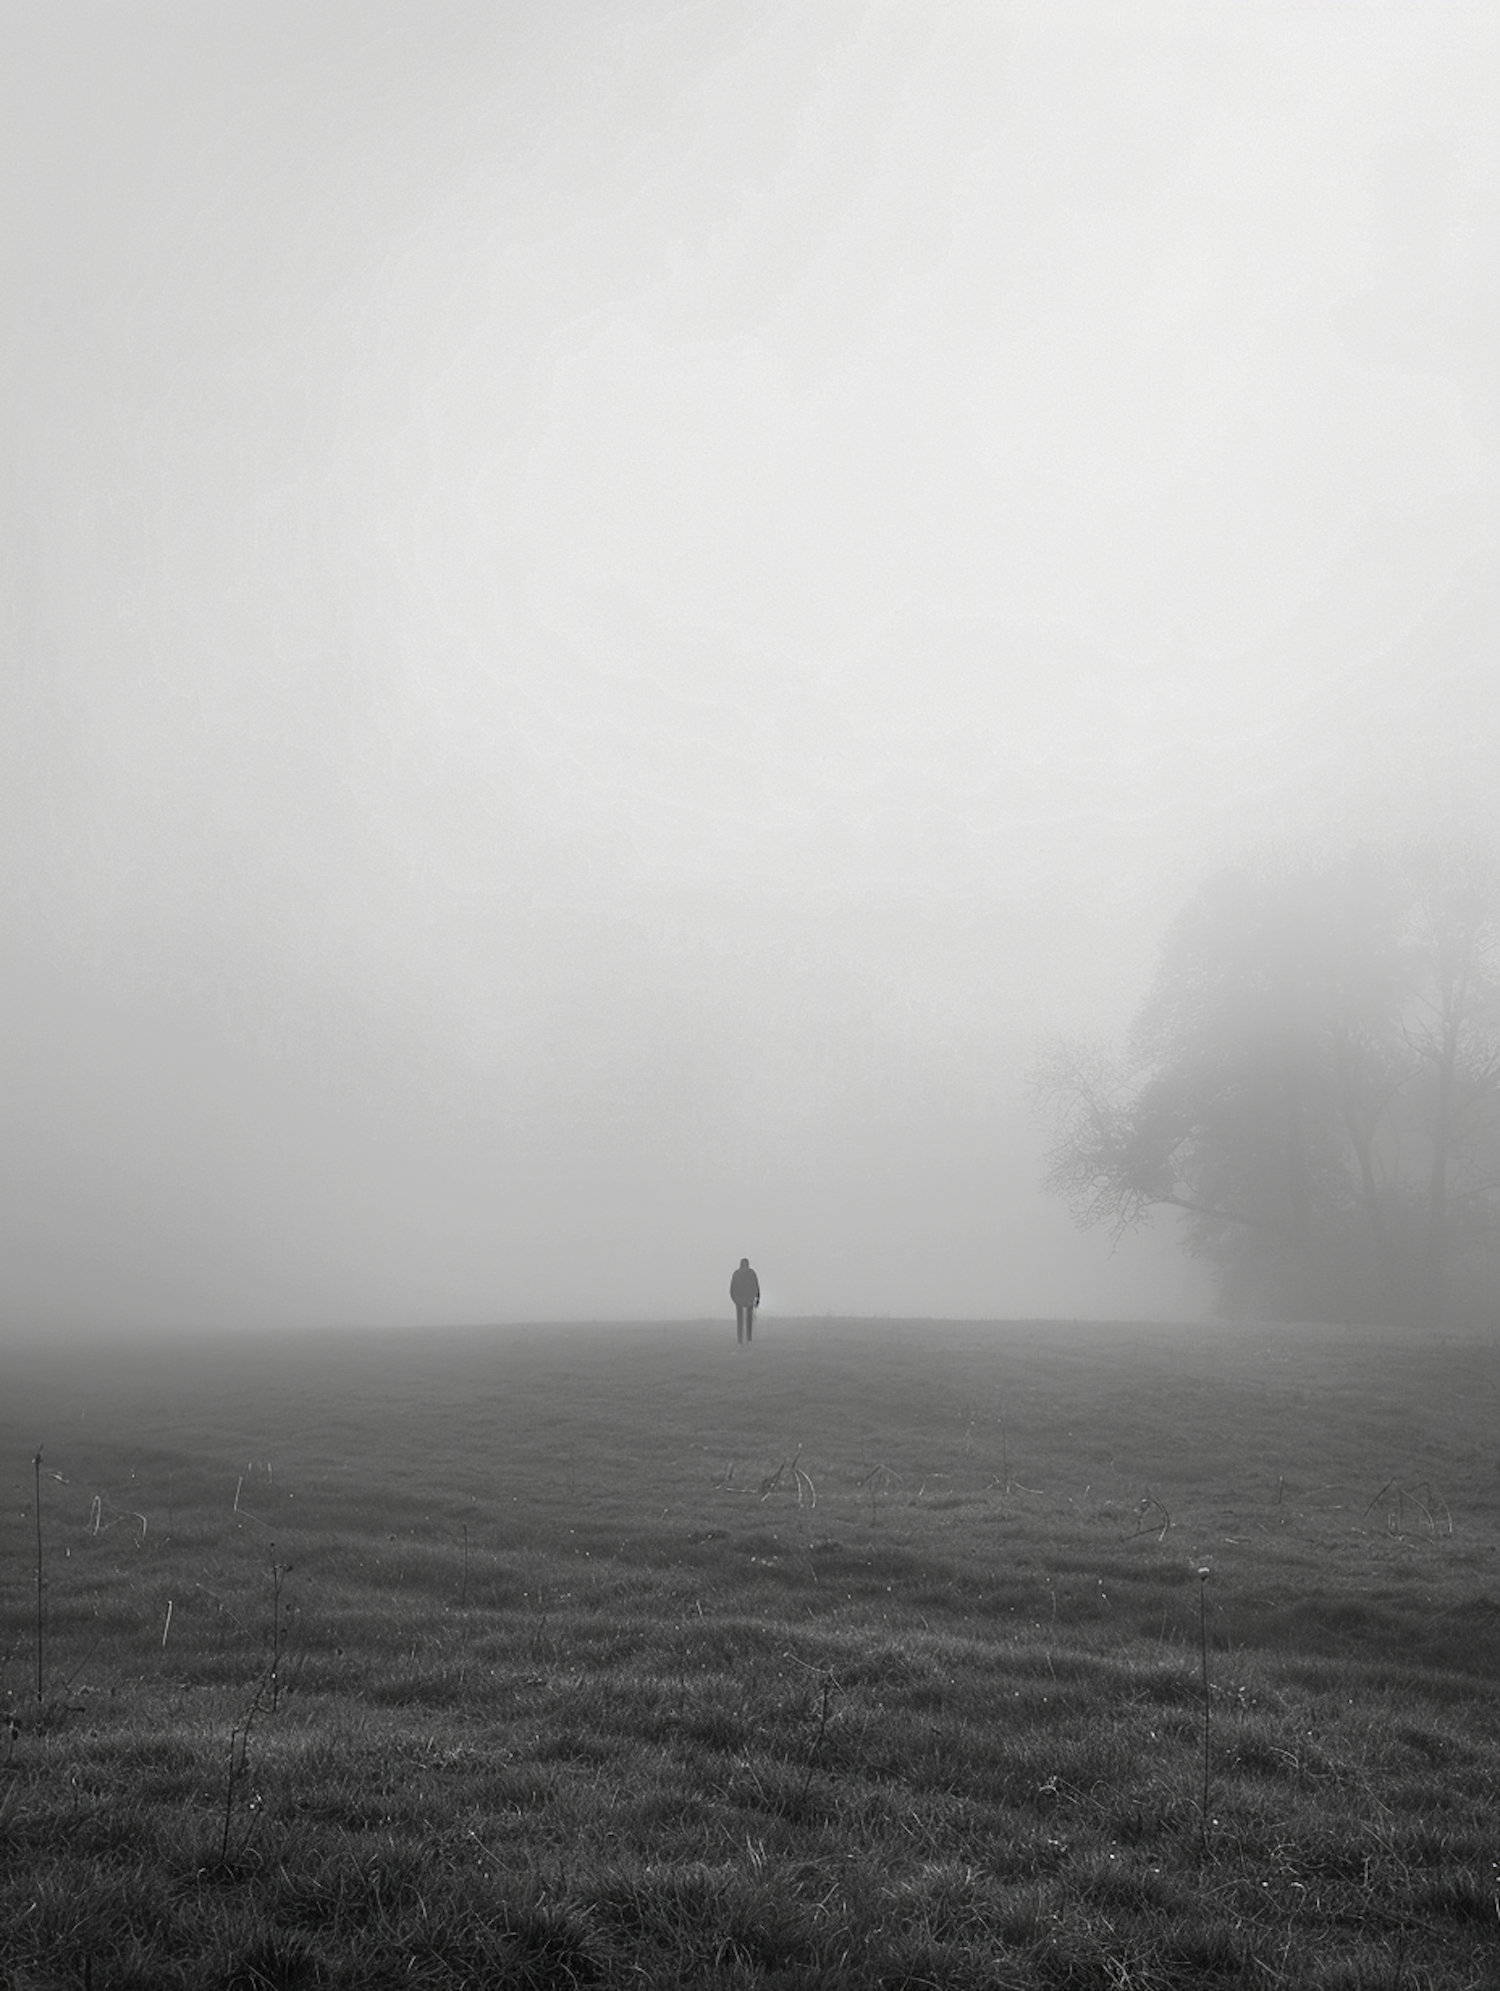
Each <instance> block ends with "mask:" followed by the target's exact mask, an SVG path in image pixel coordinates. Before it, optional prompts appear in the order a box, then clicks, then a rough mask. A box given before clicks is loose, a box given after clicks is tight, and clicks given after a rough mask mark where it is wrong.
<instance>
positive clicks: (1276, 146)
mask: <svg viewBox="0 0 1500 1991" xmlns="http://www.w3.org/2000/svg"><path fill="white" fill-rule="evenodd" d="M0 43H3V58H4V59H3V60H0V148H3V151H4V172H3V177H0V184H3V186H4V188H5V193H4V195H3V201H4V208H3V213H4V221H3V228H4V249H5V258H6V269H7V273H8V283H7V301H6V308H5V312H4V315H3V319H0V358H3V362H4V368H5V379H6V384H7V392H6V397H5V404H4V407H5V414H4V425H5V426H4V447H3V450H0V657H3V661H0V755H3V761H4V765H3V781H0V824H3V832H4V848H5V851H6V860H7V861H6V864H5V867H4V876H3V881H0V882H3V890H4V905H3V933H0V955H3V961H0V967H3V974H4V983H5V987H6V989H7V1016H8V1028H7V1030H6V1031H5V1033H4V1038H3V1044H0V1060H3V1065H4V1070H3V1081H0V1082H3V1089H4V1096H5V1101H6V1110H5V1115H4V1124H5V1132H4V1137H3V1144H0V1169H3V1177H4V1180H3V1194H0V1212H3V1214H0V1226H3V1232H4V1235H3V1240H0V1244H3V1249H4V1253H5V1258H6V1263H7V1268H8V1276H7V1281H6V1292H5V1299H4V1303H3V1304H4V1320H5V1324H6V1325H7V1327H8V1328H9V1329H10V1330H12V1331H13V1332H16V1333H26V1332H30V1331H35V1330H38V1329H47V1328H51V1327H69V1328H89V1329H105V1330H107V1329H109V1328H111V1327H113V1326H122V1327H132V1328H142V1327H154V1326H161V1327H174V1326H176V1327H180V1326H188V1327H196V1326H202V1327H212V1326H226V1327H227V1326H248V1325H262V1324H263V1325H278V1324H297V1323H315V1322H328V1323H368V1324H372V1325H388V1324H396V1323H401V1322H423V1321H444V1322H483V1321H490V1320H504V1319H510V1320H516V1319H523V1318H531V1319H548V1318H551V1319H560V1318H567V1317H590V1318H607V1317H612V1316H651V1315H657V1314H660V1315H678V1316H693V1317H701V1316H703V1315H705V1314H709V1313H714V1312H726V1313H727V1311H728V1299H727V1285H728V1278H729V1272H730V1269H731V1268H732V1267H733V1265H734V1264H735V1263H736V1262H737V1261H738V1259H739V1257H740V1256H741V1255H742V1254H748V1255H749V1256H750V1257H751V1258H752V1260H753V1262H754V1263H755V1265H756V1267H757V1269H758V1271H759V1273H760V1278H761V1282H762V1286H763V1289H764V1294H765V1305H766V1309H767V1311H768V1313H769V1312H774V1311H776V1310H781V1311H784V1312H787V1313H821V1312H824V1311H836V1312H841V1313H874V1312H889V1313H891V1314H907V1315H909V1314H927V1315H937V1314H968V1315H981V1316H993V1315H1007V1314H1008V1315H1026V1316H1048V1315H1068V1316H1071V1315H1077V1314H1103V1315H1122V1314H1123V1315H1144V1314H1156V1315H1162V1316H1168V1315H1186V1314H1191V1313H1193V1312H1196V1311H1200V1310H1202V1309H1203V1308H1204V1306H1205V1305H1206V1304H1207V1292H1208V1288H1207V1286H1206V1284H1205V1282H1204V1281H1203V1279H1202V1278H1201V1276H1200V1275H1199V1274H1198V1273H1197V1272H1196V1271H1195V1270H1194V1268H1192V1267H1191V1266H1187V1265H1185V1264H1184V1262H1183V1261H1182V1259H1181V1257H1180V1255H1179V1253H1178V1251H1177V1249H1176V1244H1175V1234H1174V1233H1173V1231H1172V1230H1171V1228H1170V1227H1169V1226H1164V1225H1160V1224H1158V1226H1157V1227H1156V1228H1155V1229H1153V1230H1151V1231H1149V1232H1146V1233H1144V1234H1142V1235H1140V1236H1134V1237H1130V1238H1127V1239H1126V1240H1124V1241H1123V1242H1122V1243H1121V1244H1120V1245H1119V1246H1118V1248H1117V1249H1115V1250H1114V1251H1111V1249H1110V1247H1109V1244H1108V1241H1107V1239H1104V1238H1101V1237H1100V1236H1098V1235H1096V1234H1092V1233H1082V1232H1079V1231H1077V1230H1075V1228H1074V1227H1073V1225H1072V1223H1071V1222H1070V1220H1069V1216H1068V1213H1067V1210H1066V1209H1065V1208H1064V1207H1063V1206H1062V1204H1061V1203H1060V1202H1058V1201H1057V1200H1056V1199H1048V1198H1046V1197H1044V1195H1043V1194H1042V1191H1041V1188H1040V1183H1041V1178H1042V1175H1043V1172H1044V1167H1043V1160H1042V1150H1043V1145H1044V1141H1043V1135H1042V1132H1041V1130H1040V1129H1039V1128H1038V1126H1037V1125H1036V1123H1035V1120H1034V1118H1033V1116H1032V1115H1031V1114H1030V1112H1029V1111H1028V1107H1027V1104H1026V1100H1025V1096H1024V1084H1023V1076H1024V1073H1025V1071H1026V1069H1027V1066H1028V1063H1029V1061H1030V1060H1031V1058H1032V1057H1033V1055H1034V1051H1035V1047H1036V1044H1037V1043H1038V1041H1039V1040H1040V1039H1042V1038H1045V1037H1046V1036H1048V1035H1049V1034H1050V1033H1054V1032H1056V1031H1058V1030H1076V1031H1080V1032H1114V1031H1117V1030H1119V1029H1120V1028H1121V1027H1122V1026H1123V1024H1124V1022H1125V1021H1126V1020H1127V1019H1128V1017H1129V1015H1130V1013H1131V1011H1132V1010H1133V1009H1134V1008H1135V1006H1136V1004H1137V1003H1138V1001H1139V1000H1140V997H1141V995H1142V992H1143V991H1144V989H1145V988H1146V986H1147V985H1148V983H1149V982H1150V979H1151V975H1152V973H1153V967H1154V963H1155V961H1156V954H1157V947H1158V943H1159V941H1160V938H1161V935H1162V933H1163V932H1164V931H1165V929H1166V928H1167V926H1168V925H1169V923H1170V921H1171V920H1172V918H1173V917H1174V915H1175V914H1176V912H1177V911H1178V909H1179V908H1180V906H1181V905H1182V904H1183V903H1184V902H1185V901H1186V900H1187V899H1188V898H1189V897H1190V895H1191V894H1192V893H1193V892H1194V891H1195V890H1196V889H1197V887H1198V885H1199V883H1200V881H1201V879H1202V877H1203V875H1204V873H1205V870H1206V869H1208V868H1209V867H1211V866H1212V865H1213V864H1214V863H1216V862H1218V861H1220V860H1222V859H1224V858H1226V857H1229V856H1233V855H1235V854H1236V853H1240V852H1243V851H1245V850H1247V849H1253V848H1261V847H1264V846H1265V845H1267V844H1273V845H1277V846H1283V847H1290V846H1299V847H1300V846H1307V845H1317V846H1329V847H1338V846H1342V845H1345V844H1348V843H1350V842H1352V841H1355V840H1358V839H1360V838H1363V837H1371V836H1379V837H1386V838H1389V837H1401V836H1407V835H1413V834H1420V833H1428V832H1446V831H1448V830H1452V829H1459V828H1463V829H1468V828H1471V827H1472V826H1473V825H1474V824H1476V823H1478V824H1479V825H1480V826H1481V827H1483V826H1484V825H1485V824H1486V823H1488V824H1489V825H1490V826H1491V827H1492V824H1493V818H1492V815H1491V814H1490V811H1491V809H1492V805H1491V802H1490V793H1491V790H1492V787H1493V781H1494V768H1495V765H1496V755H1497V749H1500V673H1497V671H1496V668H1495V659H1496V655H1497V640H1496V639H1497V635H1500V612H1497V610H1500V598H1497V563H1496V541H1497V532H1496V525H1497V504H1496V497H1497V493H1496V474H1495V469H1496V466H1495V441H1496V435H1495V366H1496V362H1495V358H1494V355H1495V353H1496V352H1497V350H1500V326H1497V324H1496V311H1495V299H1496V267H1495V264H1496V252H1495V244H1496V241H1497V239H1500V231H1497V220H1500V216H1497V212H1496V209H1497V192H1496V189H1497V184H1500V176H1497V158H1496V151H1497V142H1496V137H1495V130H1494V120H1493V104H1494V101H1495V92H1496V84H1497V81H1500V76H1497V68H1500V64H1497V48H1500V35H1497V30H1496V24H1495V20H1494V18H1493V16H1492V14H1491V12H1490V11H1489V10H1488V9H1486V8H1482V7H1477V6H1476V7H1465V6H1461V5H1455V6H1449V7H1445V8H1443V9H1441V10H1430V9H1423V10H1417V9H1409V8H1399V7H1383V6H1372V7H1368V8H1361V9H1359V10H1326V9H1308V10H1288V9H1285V8H1281V7H1271V6H1258V5H1249V6H1242V7H1238V8H1235V9H1233V10H1217V9H1206V10H1198V9H1186V8H1180V7H1175V6H1167V5H1150V4H1135V0H1130V3H1129V4H1125V5H1110V6H1100V7H1098V8H1090V7H1073V6H1070V7H1068V8H1066V9H1058V8H1054V7H1051V6H1047V5H1042V4H1033V5H1016V6H1012V7H1009V8H1002V7H995V6H990V5H982V6H979V5H976V6H962V5H952V6H948V5H944V6H939V7H927V6H916V5H911V6H906V5H892V6H886V5H866V4H850V5H847V6H839V7H832V8H817V9H807V8H804V7H801V6H797V5H792V4H769V5H763V6H757V7H755V8H752V9H741V8H735V7H723V8H712V7H710V8H703V7H697V6H692V7H689V6H684V5H675V4H645V3H644V0H642V3H641V4H636V3H635V0H629V4H626V5H623V6H612V7H609V8H589V7H579V8H557V7H553V6H546V5H540V4H538V5H535V6H524V5H522V6H507V7H505V8H503V9H496V8H492V7H488V6H478V5H475V6H463V5H456V6H446V7H443V8H441V9H418V8H411V7H406V6H382V5H361V6H358V7H354V6H339V5H328V6H319V7H316V8H306V7H300V6H278V5H265V6H258V7H255V8H248V9H227V10H226V9H220V8H203V7H200V6H189V5H176V4H169V5H150V6H143V7H139V8H133V9H129V10H120V9H117V8H111V7H106V6H104V5H94V4H68V0H63V4H58V5H55V6H48V7H45V8H42V7H33V8H19V7H11V8H6V9H5V10H3V12H0Z"/></svg>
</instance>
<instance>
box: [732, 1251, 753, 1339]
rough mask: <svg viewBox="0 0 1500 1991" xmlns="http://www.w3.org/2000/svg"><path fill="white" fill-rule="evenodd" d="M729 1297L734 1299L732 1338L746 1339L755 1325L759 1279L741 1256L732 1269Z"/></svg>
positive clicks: (746, 1260)
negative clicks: (732, 1275)
mask: <svg viewBox="0 0 1500 1991" xmlns="http://www.w3.org/2000/svg"><path fill="white" fill-rule="evenodd" d="M729 1297H730V1299H732V1300H733V1301H734V1338H735V1340H736V1341H739V1342H744V1341H748V1340H749V1339H750V1331H751V1329H752V1328H753V1327H754V1325H755V1309H756V1308H757V1307H758V1306H759V1305H760V1281H759V1279H757V1278H756V1276H755V1271H754V1268H753V1267H752V1265H751V1263H750V1261H749V1259H748V1258H742V1259H741V1260H740V1262H739V1264H738V1265H737V1266H736V1267H735V1269H734V1277H733V1278H732V1279H731V1280H730V1282H729Z"/></svg>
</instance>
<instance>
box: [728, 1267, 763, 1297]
mask: <svg viewBox="0 0 1500 1991" xmlns="http://www.w3.org/2000/svg"><path fill="white" fill-rule="evenodd" d="M729 1297H730V1299H732V1300H733V1301H734V1303H735V1305H736V1306H737V1307H753V1306H758V1305H759V1304H760V1281H759V1279H757V1278H756V1276H755V1270H754V1267H753V1266H749V1265H737V1266H736V1267H735V1268H734V1277H733V1278H732V1279H731V1280H730V1282H729Z"/></svg>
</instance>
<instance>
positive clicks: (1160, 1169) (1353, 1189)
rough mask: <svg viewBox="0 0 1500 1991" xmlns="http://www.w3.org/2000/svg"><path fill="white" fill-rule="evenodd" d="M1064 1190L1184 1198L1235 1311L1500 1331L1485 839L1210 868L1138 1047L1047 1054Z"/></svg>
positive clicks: (1102, 1219) (1043, 1088)
mask: <svg viewBox="0 0 1500 1991" xmlns="http://www.w3.org/2000/svg"><path fill="white" fill-rule="evenodd" d="M1031 1089H1032V1095H1033V1098H1034V1100H1035V1101H1036V1102H1037V1103H1038V1105H1039V1106H1040V1107H1042V1108H1043V1109H1044V1110H1045V1111H1046V1112H1047V1113H1048V1114H1049V1115H1050V1117H1051V1120H1052V1126H1053V1137H1052V1142H1051V1146H1050V1149H1049V1152H1048V1157H1047V1159H1048V1173H1047V1178H1046V1183H1047V1187H1048V1188H1049V1189H1050V1190H1052V1191H1053V1192H1054V1193H1056V1194H1058V1195H1060V1196H1063V1197H1065V1198H1066V1199H1067V1201H1068V1202H1069V1204H1070V1205H1071V1207H1072V1210H1073V1214H1074V1216H1075V1218H1076V1219H1077V1221H1078V1222H1079V1223H1080V1224H1083V1225H1093V1224H1106V1225H1108V1226H1110V1228H1111V1229H1112V1230H1113V1231H1114V1232H1115V1234H1116V1235H1119V1234H1121V1233H1123V1232H1125V1231H1127V1230H1130V1229H1133V1228H1135V1227H1136V1226H1138V1225H1141V1224H1143V1223H1145V1222H1147V1221H1148V1220H1149V1219H1150V1217H1151V1216H1152V1214H1153V1213H1154V1212H1155V1211H1157V1210H1158V1209H1175V1210H1178V1211H1180V1212H1182V1213H1183V1219H1184V1238H1185V1244H1186V1248H1187V1250H1188V1251H1189V1252H1190V1253H1191V1254H1192V1255H1193V1256H1194V1257H1195V1258H1199V1259H1201V1260H1203V1261H1204V1262H1205V1263H1206V1264H1207V1265H1208V1266H1209V1267H1210V1268H1211V1269H1212V1272H1213V1274H1214V1277H1215V1280H1216V1282H1217V1286H1218V1291H1219V1299H1220V1304H1221V1306H1222V1308H1223V1310H1224V1311H1225V1312H1226V1313H1228V1314H1230V1315H1236V1316H1241V1315H1247V1314H1255V1315H1260V1316H1262V1317H1265V1318H1271V1319H1323V1320H1367V1321H1395V1320H1425V1321H1429V1322H1431V1323H1433V1324H1439V1323H1451V1324H1469V1325H1480V1324H1491V1325H1494V1324H1500V865H1497V862H1496V858H1495V854H1494V852H1493V851H1492V850H1491V849H1489V848H1488V847H1486V846H1482V845H1479V844H1477V843H1471V844H1467V845H1463V846H1452V845H1448V846H1436V845H1427V846H1423V847H1420V848H1409V849H1405V850H1401V851H1395V850H1389V849H1383V848H1371V847H1368V846H1365V847H1361V848H1359V849H1356V850H1353V851H1349V852H1346V853H1343V854H1341V855H1338V856H1335V857H1316V858H1314V857H1303V858H1301V859H1297V860H1287V859H1271V858H1266V859H1263V860H1261V861H1259V862H1257V863H1254V864H1249V865H1246V866H1244V867H1241V868H1235V869H1231V870H1225V871H1222V872H1220V873H1218V874H1217V875H1215V876H1213V877H1211V878H1209V879H1208V880H1207V881H1206V882H1205V883H1204V884H1203V885H1202V886H1201V888H1200V889H1199V890H1198V892H1197V893H1196V894H1195V896H1194V897H1193V898H1192V899H1191V900H1190V901H1189V903H1188V904H1187V905H1186V906H1184V908H1183V909H1182V911H1181V913H1180V914H1179V915H1178V917H1177V918H1176V920H1175V921H1174V922H1173V924H1172V926H1171V927H1170V929H1169V930H1168V932H1167V934H1166V936H1165V938H1164V940H1163V942H1162V946H1161V952H1160V958H1159V961H1158V965H1157V970H1156V976H1155V980H1154V981H1153V983H1152V985H1151V987H1150V989H1149V990H1148V992H1147V994H1146V997H1145V1000H1144V1001H1143V1003H1142V1004H1141V1006H1140V1008H1139V1010H1138V1011H1137V1013H1136V1016H1135V1019H1134V1021H1133V1023H1132V1025H1131V1028H1130V1031H1129V1034H1128V1037H1127V1038H1126V1041H1125V1044H1124V1046H1123V1048H1121V1049H1113V1048H1110V1047H1108V1046H1105V1045H1101V1044H1094V1043H1083V1042H1079V1041H1077V1040H1071V1039H1064V1040H1058V1041H1056V1042H1054V1043H1053V1044H1052V1045H1050V1046H1049V1047H1048V1048H1047V1049H1046V1050H1045V1051H1044V1052H1043V1053H1042V1055H1041V1056H1040V1057H1039V1058H1038V1060H1037V1062H1036V1064H1035V1065H1034V1067H1033V1071H1032V1077H1031Z"/></svg>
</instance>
